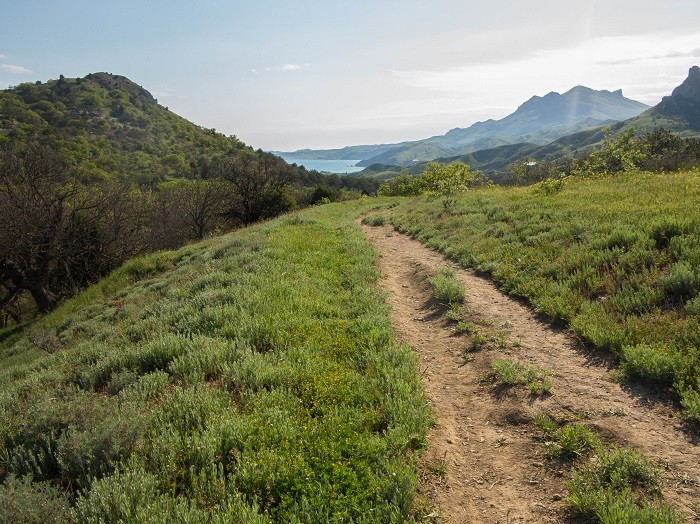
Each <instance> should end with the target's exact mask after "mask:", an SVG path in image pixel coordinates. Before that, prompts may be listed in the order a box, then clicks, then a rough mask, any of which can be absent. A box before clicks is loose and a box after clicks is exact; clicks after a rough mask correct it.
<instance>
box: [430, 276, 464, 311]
mask: <svg viewBox="0 0 700 524" xmlns="http://www.w3.org/2000/svg"><path fill="white" fill-rule="evenodd" d="M427 282H428V284H429V285H430V287H431V288H432V290H433V296H434V297H435V300H437V302H438V303H439V304H441V305H443V306H447V307H450V306H453V305H455V304H462V303H463V302H464V299H465V297H466V290H465V289H464V284H462V283H461V282H460V281H459V279H458V278H457V274H456V273H455V271H454V269H452V268H449V267H443V268H440V270H439V271H438V272H437V273H436V274H435V275H433V276H429V277H428V278H427Z"/></svg>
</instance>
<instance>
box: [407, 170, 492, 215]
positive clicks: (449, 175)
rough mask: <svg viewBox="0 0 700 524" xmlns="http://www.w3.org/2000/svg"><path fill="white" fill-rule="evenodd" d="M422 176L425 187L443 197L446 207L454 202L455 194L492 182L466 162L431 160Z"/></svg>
mask: <svg viewBox="0 0 700 524" xmlns="http://www.w3.org/2000/svg"><path fill="white" fill-rule="evenodd" d="M421 178H422V180H423V187H424V188H425V190H426V191H427V192H428V193H429V194H434V195H439V196H441V197H442V203H443V205H444V207H445V209H448V208H449V207H450V206H451V205H452V204H453V203H454V196H455V195H457V194H459V193H462V192H464V191H466V190H468V189H471V188H476V187H481V186H484V185H487V184H489V183H490V182H489V180H488V179H487V178H486V177H484V175H482V174H481V172H479V171H472V170H471V169H470V168H469V166H468V165H467V164H465V163H464V162H452V163H450V164H440V163H438V162H430V163H429V164H428V165H427V166H426V168H425V171H424V172H423V175H421Z"/></svg>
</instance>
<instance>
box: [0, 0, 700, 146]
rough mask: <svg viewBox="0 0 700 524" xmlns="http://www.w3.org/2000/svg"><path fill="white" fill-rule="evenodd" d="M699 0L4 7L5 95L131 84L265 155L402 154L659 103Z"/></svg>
mask: <svg viewBox="0 0 700 524" xmlns="http://www.w3.org/2000/svg"><path fill="white" fill-rule="evenodd" d="M693 65H700V7H699V6H698V3H697V0H634V1H631V0H630V1H628V0H576V1H570V0H559V1H557V2H552V1H551V0H546V1H545V0H532V1H515V0H490V1H489V2H484V1H480V2H477V1H472V0H431V1H427V0H426V1H423V0H353V1H352V2H350V1H342V2H340V1H335V2H333V1H329V0H324V1H320V0H319V1H317V0H296V1H289V0H228V1H224V0H198V1H192V0H187V1H182V0H119V1H115V0H109V1H106V0H0V88H6V87H8V86H10V85H17V84H19V83H22V82H28V81H31V82H33V81H37V80H41V81H45V80H49V79H54V78H58V76H59V75H61V74H63V75H65V76H66V77H76V76H85V75H87V74H88V73H91V72H98V71H107V72H110V73H114V74H120V75H124V76H126V77H128V78H130V79H131V80H133V81H134V82H136V83H137V84H139V85H142V86H143V87H144V88H146V89H147V90H149V91H150V92H151V93H152V94H153V95H154V96H155V97H156V98H157V99H158V101H159V102H160V103H161V104H162V105H165V106H168V107H169V108H170V110H171V111H174V112H176V113H178V114H180V115H182V116H184V117H185V118H187V119H188V120H191V121H192V122H194V123H196V124H198V125H201V126H203V127H208V128H215V129H216V130H218V131H220V132H223V133H225V134H227V135H236V136H237V137H238V138H240V139H241V140H243V141H244V142H246V143H247V144H249V145H251V146H253V147H255V148H262V149H265V150H278V151H290V150H295V149H300V148H307V147H308V148H312V149H320V148H333V147H342V146H345V145H357V144H375V143H393V142H399V141H403V140H414V139H420V138H426V137H428V136H433V135H439V134H443V133H445V132H446V131H448V130H449V129H452V128H455V127H467V126H469V125H471V124H472V123H474V122H476V121H480V120H486V119H488V118H494V119H498V118H502V117H504V116H506V115H508V114H509V113H512V112H513V111H514V110H515V109H516V108H517V107H518V106H519V105H520V104H522V103H523V102H525V101H526V100H528V99H529V98H530V97H532V96H533V95H539V96H543V95H545V94H547V93H548V92H550V91H556V92H560V93H561V92H565V91H567V90H569V89H570V88H572V87H574V86H576V85H585V86H588V87H591V88H594V89H608V90H615V89H622V90H623V94H624V95H625V96H627V97H629V98H632V99H635V100H639V101H641V102H644V103H646V104H650V105H654V104H656V103H658V102H659V101H660V100H661V98H662V97H663V96H664V95H668V94H670V92H671V91H672V89H673V88H674V87H675V86H677V85H678V84H680V83H681V82H682V81H683V79H684V78H685V77H686V76H687V74H688V69H689V68H690V67H691V66H693Z"/></svg>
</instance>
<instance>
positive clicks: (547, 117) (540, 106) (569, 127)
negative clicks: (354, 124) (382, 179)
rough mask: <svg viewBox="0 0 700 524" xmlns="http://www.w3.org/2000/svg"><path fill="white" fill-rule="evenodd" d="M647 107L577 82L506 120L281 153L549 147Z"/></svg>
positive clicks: (379, 155)
mask: <svg viewBox="0 0 700 524" xmlns="http://www.w3.org/2000/svg"><path fill="white" fill-rule="evenodd" d="M647 108H648V106H647V105H645V104H642V103H641V102H636V101H634V100H630V99H628V98H625V97H624V96H623V95H622V91H621V90H617V91H612V92H611V91H605V90H603V91H595V90H593V89H590V88H588V87H583V86H577V87H574V88H572V89H570V90H569V91H567V92H566V93H564V94H559V93H555V92H552V93H549V94H547V95H545V96H542V97H540V96H533V97H532V98H530V99H529V100H528V101H526V102H525V103H524V104H522V105H521V106H520V107H518V109H517V110H516V111H515V112H513V113H512V114H510V115H508V116H506V117H505V118H502V119H500V120H486V121H485V122H477V123H475V124H473V125H471V126H469V127H467V128H455V129H452V130H450V131H448V132H447V133H445V134H444V135H438V136H433V137H430V138H426V139H423V140H416V141H409V142H401V143H398V144H380V145H376V146H368V145H363V146H348V147H345V148H342V149H332V150H310V149H304V150H300V151H294V152H285V153H279V154H280V155H281V156H283V158H285V159H286V160H287V161H294V160H295V159H305V158H307V159H311V158H314V159H320V158H327V159H341V158H342V159H358V160H360V162H358V164H357V165H359V166H369V165H372V164H385V165H399V166H411V165H413V164H415V163H418V162H423V161H428V160H434V159H436V158H443V157H450V156H457V155H464V154H467V153H471V152H473V151H479V150H483V149H490V148H494V147H499V146H506V145H512V144H519V143H523V142H527V143H531V144H536V145H544V144H547V143H549V142H552V141H553V140H556V139H558V138H560V137H562V136H566V135H569V134H571V133H574V132H577V131H581V130H585V129H591V128H596V127H599V126H601V125H605V124H613V123H615V122H618V121H620V120H625V119H628V118H631V117H634V116H637V115H639V114H640V113H641V112H643V111H644V110H645V109H647Z"/></svg>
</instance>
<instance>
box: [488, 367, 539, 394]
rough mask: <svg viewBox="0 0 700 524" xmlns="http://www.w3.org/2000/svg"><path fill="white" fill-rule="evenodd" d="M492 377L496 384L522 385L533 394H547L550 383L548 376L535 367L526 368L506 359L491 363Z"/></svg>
mask: <svg viewBox="0 0 700 524" xmlns="http://www.w3.org/2000/svg"><path fill="white" fill-rule="evenodd" d="M491 369H493V372H494V377H495V379H496V381H497V382H499V383H501V384H505V385H508V386H516V385H523V386H525V387H526V388H528V389H529V390H530V392H531V393H532V394H533V395H535V394H544V393H549V391H550V390H551V389H552V382H551V381H550V380H549V374H548V373H547V372H546V371H544V370H542V369H540V368H539V367H537V366H527V365H525V364H522V363H521V362H514V361H512V360H507V359H496V360H494V361H493V362H491Z"/></svg>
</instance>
